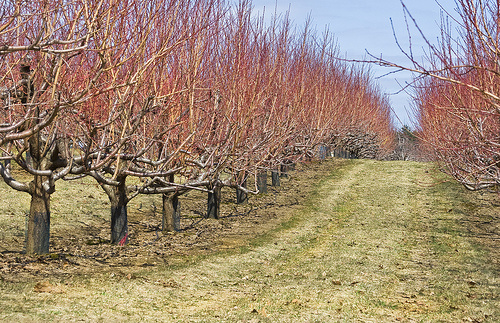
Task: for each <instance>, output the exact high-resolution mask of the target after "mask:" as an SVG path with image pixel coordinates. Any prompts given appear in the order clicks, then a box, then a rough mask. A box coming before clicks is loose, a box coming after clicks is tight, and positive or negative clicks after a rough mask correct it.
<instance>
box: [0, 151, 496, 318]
mask: <svg viewBox="0 0 500 323" xmlns="http://www.w3.org/2000/svg"><path fill="white" fill-rule="evenodd" d="M85 185H87V186H85ZM92 185H93V184H91V183H87V184H85V183H83V184H81V186H79V187H77V188H74V187H73V186H71V188H69V187H68V188H67V191H66V193H65V189H64V187H62V186H61V190H60V191H59V192H58V194H60V195H59V196H55V198H54V200H55V202H54V207H55V205H58V207H57V209H56V210H55V212H54V213H55V214H54V222H55V223H54V226H53V227H54V230H53V232H54V234H53V240H52V241H54V244H55V246H54V252H53V253H52V254H51V255H48V256H46V257H42V258H40V259H38V258H29V257H25V256H23V255H22V253H21V250H22V230H23V225H24V223H23V222H22V221H20V220H19V219H18V218H17V217H16V212H19V213H20V212H22V208H20V209H19V210H20V211H13V213H14V214H10V213H8V212H9V211H8V210H17V209H16V207H18V203H19V205H21V206H22V205H23V204H22V201H19V200H14V199H12V200H10V202H9V208H8V209H5V203H3V205H2V206H1V207H4V209H3V210H1V211H0V221H3V222H0V225H1V226H2V228H6V230H5V231H2V233H1V234H3V236H0V248H2V249H0V254H1V255H2V261H3V263H2V266H3V269H1V270H2V271H1V275H2V279H1V281H0V293H1V295H2V297H0V320H1V321H9V322H10V321H15V322H23V321H27V322H31V321H50V322H53V321H58V322H68V321H89V322H99V321H102V322H108V321H124V322H125V321H126V322H143V321H147V322H252V323H257V322H294V323H295V322H338V321H341V322H492V323H493V322H499V321H500V265H499V259H500V254H499V250H500V248H499V247H500V239H499V238H500V231H499V216H498V214H500V212H499V211H500V205H499V203H498V197H497V196H495V195H491V194H487V193H471V192H466V191H465V190H463V189H462V188H461V187H460V186H459V185H458V184H456V183H455V182H453V181H451V180H449V178H447V177H446V176H445V175H443V174H441V173H440V172H439V171H438V170H437V167H436V166H435V165H434V164H431V163H415V162H377V161H368V160H366V161H364V160H356V161H339V160H329V161H327V162H324V163H322V164H316V163H315V164H309V165H302V166H300V167H299V168H298V171H297V172H296V173H294V174H292V177H291V178H290V179H288V180H284V181H283V187H282V188H280V189H278V190H276V191H275V190H271V191H270V193H269V194H267V195H264V196H259V197H254V198H253V199H252V200H251V202H250V203H249V204H248V205H245V206H236V205H234V204H232V202H230V201H228V200H226V201H225V203H224V217H223V219H221V220H219V221H216V220H202V219H201V217H200V215H201V214H202V212H203V210H204V209H205V203H204V202H203V201H202V200H201V199H199V198H198V199H195V196H194V195H191V196H188V197H187V198H186V199H185V200H183V201H182V203H183V210H185V211H184V215H185V218H184V219H183V228H184V229H183V231H182V232H180V233H177V234H174V235H167V236H165V237H163V236H162V235H161V233H159V232H158V234H157V229H158V225H159V223H160V216H159V211H158V210H156V211H154V207H151V206H152V205H153V204H154V205H158V204H157V203H159V201H156V200H154V199H153V200H143V201H142V202H141V201H139V200H137V201H135V204H134V201H133V203H132V205H131V207H130V210H131V213H132V215H131V222H132V226H131V228H132V229H131V234H132V239H131V244H130V245H129V246H127V247H115V246H111V245H109V244H108V243H107V242H106V240H107V237H108V223H107V220H106V219H107V217H106V210H107V207H109V205H107V204H106V201H105V199H103V198H101V194H100V193H99V192H98V191H92V193H88V192H90V191H91V189H90V187H91V186H92ZM72 190H81V191H80V194H76V193H78V192H77V191H72ZM64 194H69V196H74V197H75V198H74V199H73V200H68V199H65V198H63V197H64ZM86 194H87V195H86ZM79 195H82V196H87V198H90V199H91V200H93V201H94V203H93V204H92V205H81V204H79V203H77V196H79ZM89 195H92V197H90V196H89ZM226 197H227V198H229V197H231V199H232V196H230V195H229V194H226ZM65 201H66V203H68V204H67V205H65V204H64V203H65ZM71 203H73V204H74V205H71ZM141 203H142V205H141ZM197 203H198V204H197ZM187 205H190V206H192V209H191V211H186V210H187V209H189V208H187ZM72 206H73V207H72ZM75 206H76V207H75ZM80 206H81V208H80ZM6 210H7V211H6ZM60 210H76V212H75V213H71V212H60ZM143 211H145V212H143ZM2 214H5V215H3V216H2ZM63 214H64V216H63ZM21 215H22V214H21ZM68 219H74V221H71V222H69V221H68ZM21 220H22V217H21ZM19 231H21V233H19ZM18 240H19V241H18Z"/></svg>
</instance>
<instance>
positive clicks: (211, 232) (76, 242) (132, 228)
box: [0, 160, 342, 282]
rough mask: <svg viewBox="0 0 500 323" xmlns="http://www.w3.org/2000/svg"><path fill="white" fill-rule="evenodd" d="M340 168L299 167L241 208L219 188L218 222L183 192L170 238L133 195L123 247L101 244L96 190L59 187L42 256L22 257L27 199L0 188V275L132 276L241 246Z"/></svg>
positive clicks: (153, 204)
mask: <svg viewBox="0 0 500 323" xmlns="http://www.w3.org/2000/svg"><path fill="white" fill-rule="evenodd" d="M340 163H342V162H341V161H339V160H337V161H336V162H333V163H332V162H330V163H323V164H322V163H309V164H300V165H298V167H297V169H296V171H294V172H292V173H291V174H290V176H289V177H287V178H281V186H280V187H271V186H269V188H268V189H269V192H268V193H267V194H263V195H259V196H250V198H249V202H248V203H246V204H242V205H237V204H235V203H234V201H235V192H234V191H233V190H230V189H227V188H226V189H223V191H222V194H223V200H222V207H221V219H219V220H213V219H206V218H204V213H205V212H206V199H207V197H206V193H202V192H198V191H193V192H190V193H188V194H186V195H184V196H182V197H181V198H180V202H181V209H182V211H181V212H182V218H181V231H180V232H177V233H166V234H163V233H162V231H161V212H162V209H161V197H160V196H152V197H151V196H139V197H137V198H135V199H133V200H132V201H131V202H130V203H129V232H130V243H129V245H128V246H126V247H119V246H114V245H111V244H110V243H109V237H110V220H109V213H110V210H109V202H108V199H107V197H106V195H105V194H104V192H102V191H100V188H99V187H98V186H97V185H96V184H95V183H93V182H92V181H91V180H79V181H75V182H69V183H68V182H63V181H60V182H58V183H57V184H56V185H57V186H56V188H57V191H56V193H55V194H54V195H53V198H52V218H51V240H50V242H51V247H50V254H49V255H46V256H39V257H29V256H26V255H24V253H23V248H24V233H25V222H24V221H25V219H24V217H25V213H26V212H27V211H28V210H29V199H28V195H27V194H23V193H19V192H15V191H13V190H11V189H9V188H8V187H7V186H6V185H5V184H4V183H0V196H2V201H1V202H0V225H1V226H2V231H1V233H0V277H1V279H2V280H4V281H7V282H20V281H29V280H30V279H40V278H43V277H54V276H56V277H57V276H61V277H64V276H68V275H74V274H91V273H94V272H99V273H100V272H103V271H110V270H116V269H117V268H120V267H124V268H127V270H128V271H130V270H134V268H135V270H140V269H142V268H144V267H150V266H156V265H172V264H181V263H184V262H186V261H191V260H192V257H196V256H206V255H208V254H211V253H214V252H217V251H221V250H225V249H231V248H237V247H243V246H246V245H248V243H249V242H250V241H251V239H252V238H255V237H256V236H259V235H261V234H263V233H265V232H268V231H270V230H272V229H274V228H276V227H277V226H279V225H280V224H281V223H283V222H285V221H287V220H288V219H290V217H291V216H292V215H293V213H294V211H295V210H296V209H297V208H298V207H299V205H302V204H303V202H304V200H305V198H306V197H307V196H308V195H310V194H311V190H312V187H313V185H314V184H315V183H316V182H318V180H320V179H321V178H323V177H324V176H326V175H327V174H328V173H329V172H330V171H331V168H332V167H335V165H336V164H340ZM269 181H270V179H269ZM270 184H271V183H269V185H270Z"/></svg>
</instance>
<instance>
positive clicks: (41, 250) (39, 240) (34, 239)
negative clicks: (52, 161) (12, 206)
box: [26, 176, 50, 255]
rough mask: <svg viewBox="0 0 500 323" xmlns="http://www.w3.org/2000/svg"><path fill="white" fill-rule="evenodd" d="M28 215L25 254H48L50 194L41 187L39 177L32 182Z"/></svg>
mask: <svg viewBox="0 0 500 323" xmlns="http://www.w3.org/2000/svg"><path fill="white" fill-rule="evenodd" d="M32 193H33V194H31V205H30V214H29V216H28V230H27V237H26V254H28V255H34V254H37V255H41V254H47V253H49V240H50V194H48V193H47V192H45V190H44V189H43V187H42V178H41V176H35V179H34V181H33V182H32Z"/></svg>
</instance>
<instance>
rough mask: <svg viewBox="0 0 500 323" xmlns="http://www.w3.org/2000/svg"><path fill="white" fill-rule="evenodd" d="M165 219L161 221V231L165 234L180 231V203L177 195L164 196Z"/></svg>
mask: <svg viewBox="0 0 500 323" xmlns="http://www.w3.org/2000/svg"><path fill="white" fill-rule="evenodd" d="M162 198H163V217H162V220H161V230H162V231H163V232H175V231H179V230H180V228H181V225H180V216H181V211H180V209H181V208H180V202H179V197H178V196H177V195H176V194H163V195H162Z"/></svg>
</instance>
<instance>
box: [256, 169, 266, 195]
mask: <svg viewBox="0 0 500 323" xmlns="http://www.w3.org/2000/svg"><path fill="white" fill-rule="evenodd" d="M257 189H258V190H259V193H262V194H265V193H267V172H266V171H265V170H262V171H260V172H258V173H257Z"/></svg>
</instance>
